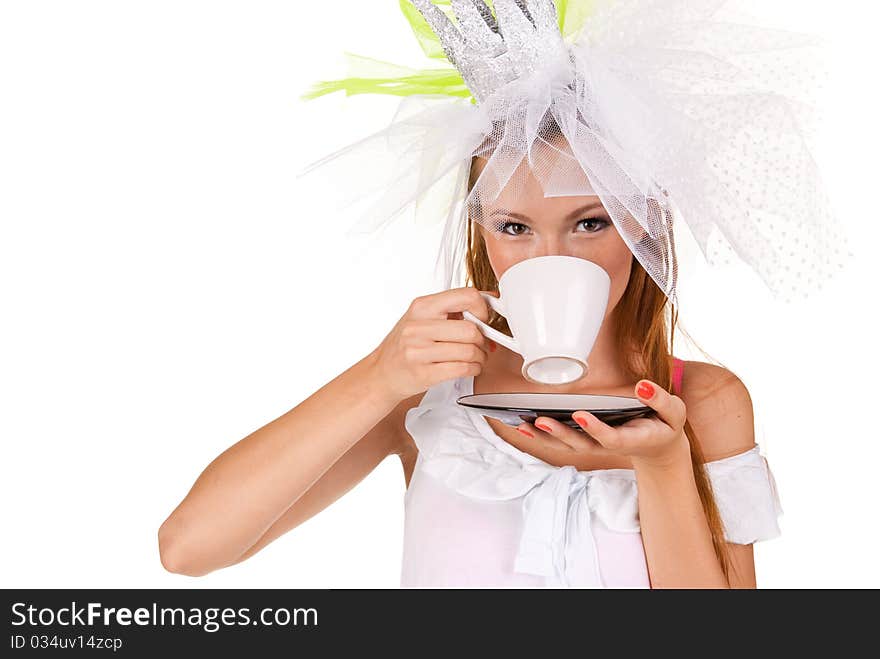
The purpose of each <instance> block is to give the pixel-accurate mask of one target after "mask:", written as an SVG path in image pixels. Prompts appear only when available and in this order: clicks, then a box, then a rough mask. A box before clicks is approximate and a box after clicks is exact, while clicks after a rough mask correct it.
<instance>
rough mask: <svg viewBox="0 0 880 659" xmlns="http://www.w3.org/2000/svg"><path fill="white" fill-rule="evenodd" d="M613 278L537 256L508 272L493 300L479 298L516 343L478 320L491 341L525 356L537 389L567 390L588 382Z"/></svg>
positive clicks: (583, 264) (568, 259) (589, 265)
mask: <svg viewBox="0 0 880 659" xmlns="http://www.w3.org/2000/svg"><path fill="white" fill-rule="evenodd" d="M610 288H611V278H610V277H609V276H608V273H607V272H605V270H603V269H602V268H601V267H600V266H598V265H596V264H595V263H593V262H592V261H587V260H586V259H582V258H577V257H574V256H538V257H535V258H531V259H526V260H524V261H520V262H519V263H517V264H515V265H512V266H511V267H510V268H508V269H507V270H506V271H505V272H504V274H503V275H501V278H500V279H499V280H498V293H499V295H500V297H497V298H496V297H495V296H493V295H490V294H488V293H484V292H481V294H482V296H483V297H484V298H485V299H486V302H488V304H489V306H490V307H492V308H493V309H494V310H495V311H496V312H498V313H499V314H501V315H502V316H504V317H505V318H506V319H507V324H508V326H509V327H510V331H511V333H512V334H513V336H512V337H510V336H507V335H506V334H502V333H501V332H499V331H498V330H496V329H493V328H492V327H489V325H487V324H486V323H484V322H483V321H481V320H480V319H479V318H477V317H476V316H474V315H473V314H472V313H470V312H469V311H464V312H462V316H463V317H464V318H466V319H467V320H470V321H473V322H475V323H476V324H477V326H478V327H479V328H480V331H482V332H483V334H484V335H485V336H486V337H487V338H490V339H492V340H493V341H496V342H498V343H500V344H501V345H503V346H505V347H507V348H508V349H510V350H513V351H514V352H516V353H518V354H520V355H522V358H523V366H522V374H523V377H524V378H525V379H526V380H528V381H530V382H535V383H538V384H567V383H569V382H574V381H575V380H578V379H580V378H582V377H583V376H585V375H586V374H587V372H588V370H589V365H588V364H587V357H588V356H589V354H590V351H591V350H592V349H593V344H594V343H595V342H596V336H598V334H599V328H600V327H601V326H602V320H603V319H604V317H605V310H606V309H607V307H608V293H609V291H610Z"/></svg>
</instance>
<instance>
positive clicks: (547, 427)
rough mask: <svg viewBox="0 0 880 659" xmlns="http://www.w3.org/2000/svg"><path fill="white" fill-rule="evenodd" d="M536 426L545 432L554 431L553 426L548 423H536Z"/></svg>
mask: <svg viewBox="0 0 880 659" xmlns="http://www.w3.org/2000/svg"><path fill="white" fill-rule="evenodd" d="M535 428H540V429H541V430H543V431H544V432H553V428H551V427H550V426H548V425H547V424H546V423H536V424H535Z"/></svg>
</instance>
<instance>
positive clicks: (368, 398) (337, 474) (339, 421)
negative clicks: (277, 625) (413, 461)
mask: <svg viewBox="0 0 880 659" xmlns="http://www.w3.org/2000/svg"><path fill="white" fill-rule="evenodd" d="M374 362H375V353H371V354H370V355H368V356H367V357H365V358H364V359H362V360H361V361H359V362H358V363H356V364H355V365H354V366H352V367H351V368H349V369H348V370H346V371H345V372H343V373H342V374H340V375H339V376H337V377H336V378H335V379H333V380H332V381H330V382H329V383H327V384H326V385H324V386H323V387H321V388H320V389H319V390H318V391H316V392H315V393H314V394H312V395H311V396H310V397H309V398H307V399H306V400H304V401H303V402H301V403H300V404H298V405H297V406H296V407H294V408H293V409H291V410H289V411H288V412H286V413H285V414H283V415H282V416H280V417H279V418H277V419H275V420H274V421H271V422H270V423H268V424H266V425H265V426H263V427H262V428H259V429H258V430H256V431H255V432H253V433H251V434H250V435H248V436H247V437H245V438H244V439H242V440H241V441H239V442H238V443H236V444H234V445H233V446H231V447H230V448H229V449H227V450H226V451H224V452H223V453H222V454H220V455H219V456H218V457H217V458H216V459H215V460H214V461H213V462H211V463H210V464H209V465H208V466H207V468H206V469H205V470H204V471H203V472H202V474H201V475H200V476H199V477H198V479H197V480H196V482H195V484H194V485H193V486H192V488H191V489H190V491H189V493H188V494H187V495H186V497H185V498H184V499H183V501H182V502H181V503H180V504H179V505H178V506H177V508H175V509H174V511H173V512H172V513H171V515H170V516H169V517H168V519H166V520H165V522H164V523H163V524H162V526H161V528H160V529H159V552H160V556H161V560H162V564H163V565H164V566H165V568H166V569H167V570H169V571H171V572H177V573H180V574H187V575H190V576H201V575H204V574H207V573H209V572H212V571H214V570H217V569H219V568H222V567H225V566H228V565H231V564H233V563H236V562H239V561H241V560H244V559H245V558H247V556H250V555H252V554H253V553H255V552H256V551H258V550H259V549H260V548H262V547H264V546H265V545H266V544H268V543H269V542H271V541H272V540H273V539H275V538H277V537H278V536H280V535H281V534H283V533H284V532H285V531H287V530H290V529H291V528H293V527H294V526H296V525H297V524H299V523H301V522H302V521H303V520H305V519H307V518H308V517H310V516H312V515H314V514H315V513H317V512H318V511H319V510H321V509H322V508H323V507H325V506H327V505H329V504H330V503H331V502H332V501H334V500H336V499H338V498H339V497H340V496H342V494H344V493H345V492H346V491H348V490H349V489H350V488H351V487H353V486H354V485H355V484H356V483H357V482H358V481H359V480H361V479H362V478H363V477H364V476H365V475H366V474H367V473H368V472H369V471H370V470H371V469H372V468H373V467H375V465H377V464H378V463H379V462H381V461H382V459H384V458H385V457H386V456H387V455H389V454H390V453H392V452H394V451H395V450H397V446H398V444H399V443H400V438H401V431H402V418H401V417H402V414H403V413H405V410H403V407H404V406H405V405H406V404H407V403H409V402H410V401H408V400H404V401H401V400H400V398H399V397H398V396H397V395H396V394H394V393H392V392H390V391H389V390H388V388H387V387H385V386H384V385H383V381H381V380H380V379H379V378H378V377H377V376H376V374H375V373H376V371H375V369H374ZM328 410H332V411H333V413H332V414H328ZM361 440H363V443H360V442H361ZM343 456H346V457H345V458H343ZM312 490H314V491H312Z"/></svg>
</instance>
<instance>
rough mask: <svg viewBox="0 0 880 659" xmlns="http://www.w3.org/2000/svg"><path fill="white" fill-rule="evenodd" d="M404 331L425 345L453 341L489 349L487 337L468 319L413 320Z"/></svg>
mask: <svg viewBox="0 0 880 659" xmlns="http://www.w3.org/2000/svg"><path fill="white" fill-rule="evenodd" d="M405 333H407V334H409V335H410V337H411V338H414V339H418V340H421V342H423V343H424V344H425V345H428V344H430V343H432V342H434V341H455V342H458V343H473V344H475V345H478V346H480V347H482V348H483V349H484V350H488V349H489V339H487V338H486V337H485V336H484V335H483V333H482V332H481V331H480V329H479V328H478V327H477V326H476V325H475V324H474V323H472V322H471V321H469V320H418V321H413V322H411V323H410V324H409V326H408V328H407V329H406V330H405Z"/></svg>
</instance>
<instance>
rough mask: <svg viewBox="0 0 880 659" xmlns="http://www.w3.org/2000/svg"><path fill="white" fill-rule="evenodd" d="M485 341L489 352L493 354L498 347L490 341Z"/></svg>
mask: <svg viewBox="0 0 880 659" xmlns="http://www.w3.org/2000/svg"><path fill="white" fill-rule="evenodd" d="M487 341H489V352H495V348H497V347H498V345H497V344H496V343H495V342H494V341H493V340H492V339H487Z"/></svg>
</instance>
